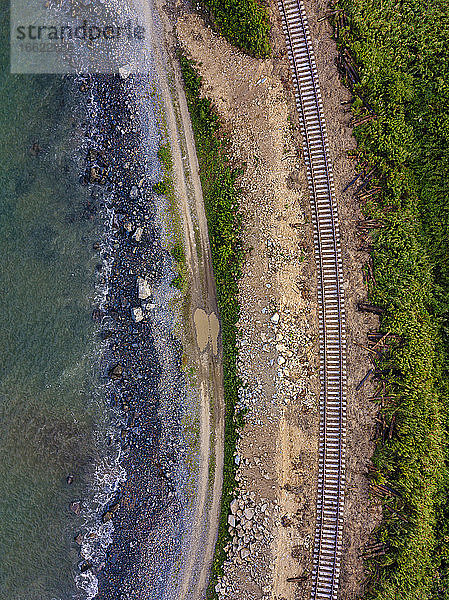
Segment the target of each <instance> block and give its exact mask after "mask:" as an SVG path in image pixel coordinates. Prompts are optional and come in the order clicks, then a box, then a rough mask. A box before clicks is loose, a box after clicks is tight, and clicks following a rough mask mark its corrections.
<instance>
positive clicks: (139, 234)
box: [133, 227, 143, 242]
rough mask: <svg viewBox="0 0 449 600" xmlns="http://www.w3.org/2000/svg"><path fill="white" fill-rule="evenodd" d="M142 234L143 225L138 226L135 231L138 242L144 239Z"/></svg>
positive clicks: (134, 236) (134, 234)
mask: <svg viewBox="0 0 449 600" xmlns="http://www.w3.org/2000/svg"><path fill="white" fill-rule="evenodd" d="M142 234H143V227H137V228H136V231H135V232H134V233H133V238H134V239H135V240H136V242H140V240H141V239H142Z"/></svg>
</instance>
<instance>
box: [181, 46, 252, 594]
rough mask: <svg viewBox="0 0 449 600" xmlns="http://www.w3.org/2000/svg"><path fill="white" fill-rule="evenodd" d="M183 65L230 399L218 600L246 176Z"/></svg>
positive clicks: (232, 483)
mask: <svg viewBox="0 0 449 600" xmlns="http://www.w3.org/2000/svg"><path fill="white" fill-rule="evenodd" d="M180 62H181V69H182V75H183V79H184V87H185V91H186V97H187V103H188V107H189V112H190V117H191V120H192V126H193V131H194V135H195V143H196V150H197V155H198V162H199V166H200V178H201V185H202V189H203V196H204V204H205V209H206V216H207V222H208V228H209V239H210V244H211V250H212V262H213V268H214V275H215V282H216V286H217V298H218V308H219V312H220V318H221V328H222V329H221V331H222V338H223V371H224V398H225V447H224V472H223V495H222V503H221V514H220V524H219V531H218V541H217V545H216V550H215V556H214V561H213V566H212V571H211V578H210V583H209V588H208V592H207V597H208V598H214V597H216V593H215V589H214V588H215V584H216V582H217V580H218V578H219V576H220V575H221V574H222V572H223V563H224V561H225V558H226V556H225V552H224V546H225V545H226V543H227V542H228V541H229V539H230V536H229V533H228V525H227V518H228V514H229V505H230V503H231V500H232V498H233V497H234V490H235V489H236V487H237V482H236V480H235V475H236V470H237V466H236V464H235V461H234V452H235V449H236V442H237V439H238V431H239V428H240V427H242V426H243V415H242V414H241V413H240V412H238V411H237V409H236V406H237V401H238V390H239V387H240V385H241V381H240V379H239V376H238V374H237V355H238V352H237V344H236V336H237V328H236V324H237V321H238V319H239V314H240V306H239V302H238V292H239V289H238V281H239V279H240V277H241V271H242V263H243V258H244V252H243V245H242V225H241V216H240V211H239V190H238V188H237V186H236V179H237V177H238V176H239V174H240V171H239V170H237V169H234V168H233V167H232V165H231V164H230V161H229V160H228V158H227V156H226V140H225V139H224V138H223V137H222V135H221V134H220V124H219V119H218V115H217V112H216V110H215V108H214V107H213V105H212V103H211V101H210V100H209V99H207V98H202V97H201V94H200V90H201V77H200V76H199V75H198V73H197V72H196V71H195V68H194V63H193V62H192V61H190V60H188V59H187V58H185V57H184V56H181V57H180Z"/></svg>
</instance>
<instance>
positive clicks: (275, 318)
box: [270, 313, 281, 325]
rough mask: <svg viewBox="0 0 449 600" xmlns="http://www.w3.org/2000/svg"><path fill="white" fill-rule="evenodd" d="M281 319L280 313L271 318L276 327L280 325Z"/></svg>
mask: <svg viewBox="0 0 449 600" xmlns="http://www.w3.org/2000/svg"><path fill="white" fill-rule="evenodd" d="M280 318H281V317H280V316H279V313H274V315H273V316H272V317H271V319H270V320H271V322H272V323H274V324H275V325H277V324H278V323H279V319H280Z"/></svg>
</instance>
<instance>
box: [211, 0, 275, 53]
mask: <svg viewBox="0 0 449 600" xmlns="http://www.w3.org/2000/svg"><path fill="white" fill-rule="evenodd" d="M202 3H203V4H204V5H205V6H206V8H207V9H208V11H209V13H210V15H211V17H212V20H213V22H214V23H215V24H216V26H217V29H218V31H219V33H221V34H222V35H224V37H225V38H226V39H228V40H229V41H230V42H231V43H232V44H234V45H235V46H237V47H238V48H241V49H242V50H244V51H245V52H247V53H248V54H251V55H252V56H256V57H257V58H265V57H267V56H269V55H270V42H269V30H270V26H269V22H268V16H267V11H266V9H265V7H263V6H261V4H260V3H259V2H258V0H202Z"/></svg>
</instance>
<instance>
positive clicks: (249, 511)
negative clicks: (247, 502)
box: [243, 508, 254, 520]
mask: <svg viewBox="0 0 449 600" xmlns="http://www.w3.org/2000/svg"><path fill="white" fill-rule="evenodd" d="M243 513H244V515H245V518H246V519H249V520H251V519H252V518H253V517H254V510H253V509H252V508H245V510H244V511H243Z"/></svg>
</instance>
